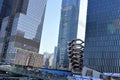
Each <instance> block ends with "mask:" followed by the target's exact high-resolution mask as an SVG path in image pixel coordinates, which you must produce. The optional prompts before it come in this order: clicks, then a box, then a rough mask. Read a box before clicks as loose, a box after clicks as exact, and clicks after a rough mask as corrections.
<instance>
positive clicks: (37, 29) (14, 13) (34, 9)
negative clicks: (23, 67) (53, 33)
mask: <svg viewBox="0 0 120 80" xmlns="http://www.w3.org/2000/svg"><path fill="white" fill-rule="evenodd" d="M46 2H47V0H13V1H12V2H11V3H12V9H11V11H10V16H7V17H5V18H4V19H3V22H2V26H1V32H0V38H1V41H0V59H1V61H6V62H10V63H15V62H16V59H17V58H16V55H17V54H22V53H38V52H39V46H40V40H41V33H42V27H43V21H44V14H45V8H46ZM26 62H27V59H26ZM18 63H19V61H18Z"/></svg>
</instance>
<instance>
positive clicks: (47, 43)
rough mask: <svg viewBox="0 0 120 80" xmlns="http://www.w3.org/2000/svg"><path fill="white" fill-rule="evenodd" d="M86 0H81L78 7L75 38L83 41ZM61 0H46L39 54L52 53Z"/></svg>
mask: <svg viewBox="0 0 120 80" xmlns="http://www.w3.org/2000/svg"><path fill="white" fill-rule="evenodd" d="M87 1H88V0H81V2H80V9H79V13H80V14H79V22H78V23H79V24H78V31H77V32H78V34H77V38H79V39H82V40H83V41H84V38H85V26H86V12H87V4H86V3H87ZM61 3H62V0H48V2H47V7H46V13H45V19H44V25H43V32H42V38H41V44H40V51H39V53H40V54H44V52H48V53H54V47H55V46H57V42H58V35H59V24H60V13H61Z"/></svg>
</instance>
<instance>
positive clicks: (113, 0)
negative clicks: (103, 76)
mask: <svg viewBox="0 0 120 80" xmlns="http://www.w3.org/2000/svg"><path fill="white" fill-rule="evenodd" d="M119 4H120V0H88V12H87V25H86V39H85V50H84V65H85V66H87V67H89V68H92V69H95V70H97V71H100V72H113V73H119V72H120V5H119Z"/></svg>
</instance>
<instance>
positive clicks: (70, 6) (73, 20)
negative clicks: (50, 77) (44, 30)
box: [58, 0, 80, 68]
mask: <svg viewBox="0 0 120 80" xmlns="http://www.w3.org/2000/svg"><path fill="white" fill-rule="evenodd" d="M79 4H80V0H62V9H61V21H60V27H59V39H58V55H59V57H60V58H59V66H60V67H61V68H68V67H69V60H68V53H67V49H68V48H67V45H68V42H69V41H71V40H73V39H76V36H77V28H78V17H79Z"/></svg>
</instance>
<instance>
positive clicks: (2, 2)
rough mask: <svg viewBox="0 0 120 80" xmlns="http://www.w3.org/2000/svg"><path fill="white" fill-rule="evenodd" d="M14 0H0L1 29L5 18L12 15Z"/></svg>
mask: <svg viewBox="0 0 120 80" xmlns="http://www.w3.org/2000/svg"><path fill="white" fill-rule="evenodd" d="M12 1H13V0H0V29H1V24H2V20H3V18H4V17H6V16H9V15H10V11H11V7H12Z"/></svg>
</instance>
